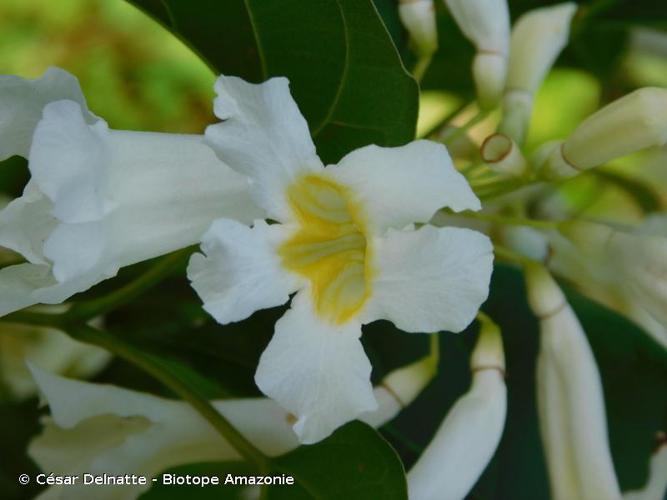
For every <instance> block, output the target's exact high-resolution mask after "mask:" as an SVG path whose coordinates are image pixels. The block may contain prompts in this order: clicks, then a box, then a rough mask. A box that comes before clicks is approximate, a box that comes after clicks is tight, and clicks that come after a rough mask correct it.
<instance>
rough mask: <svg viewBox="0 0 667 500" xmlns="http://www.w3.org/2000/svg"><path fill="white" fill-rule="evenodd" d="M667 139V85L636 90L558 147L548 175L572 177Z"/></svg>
mask: <svg viewBox="0 0 667 500" xmlns="http://www.w3.org/2000/svg"><path fill="white" fill-rule="evenodd" d="M666 142H667V89H662V88H657V87H645V88H642V89H639V90H635V91H634V92H632V93H631V94H628V95H626V96H624V97H621V98H620V99H618V100H616V101H614V102H612V103H611V104H608V105H607V106H605V107H604V108H602V109H601V110H599V111H597V112H596V113H594V114H593V115H591V116H589V117H588V118H587V119H586V120H584V121H583V122H582V123H581V125H579V126H578V127H577V128H576V129H575V131H574V132H573V133H572V134H571V135H570V136H569V137H568V138H567V139H566V140H565V142H564V143H563V145H562V147H560V148H556V149H555V150H554V152H553V154H552V155H551V156H550V157H549V159H548V161H547V163H546V164H545V165H544V167H543V169H542V174H543V176H544V177H546V178H553V177H569V176H572V175H576V174H577V173H578V172H580V171H582V170H586V169H589V168H592V167H596V166H598V165H602V164H603V163H605V162H607V161H609V160H613V159H614V158H619V157H621V156H625V155H627V154H630V153H634V152H635V151H639V150H641V149H645V148H649V147H652V146H661V145H663V144H665V143H666Z"/></svg>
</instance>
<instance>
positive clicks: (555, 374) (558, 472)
mask: <svg viewBox="0 0 667 500" xmlns="http://www.w3.org/2000/svg"><path fill="white" fill-rule="evenodd" d="M526 285H527V289H528V300H529V303H530V306H531V308H532V310H533V312H534V313H535V315H536V316H537V318H538V319H539V323H540V352H539V354H538V360H537V401H538V413H539V418H540V432H541V435H542V442H543V443H544V448H545V453H546V462H547V469H548V471H549V478H550V484H551V492H552V497H553V498H554V499H555V500H570V499H573V498H581V499H586V500H588V499H590V500H594V499H599V498H606V499H610V500H613V499H620V498H621V492H620V488H619V486H618V481H617V479H616V474H615V472H614V467H613V463H612V459H611V452H610V450H609V442H608V439H607V420H606V414H605V406H604V396H603V392H602V383H601V380H600V374H599V372H598V368H597V365H596V363H595V358H594V357H593V353H592V351H591V348H590V346H589V344H588V341H587V339H586V335H585V333H584V331H583V329H582V327H581V324H580V323H579V321H578V319H577V317H576V315H575V314H574V311H572V308H571V307H570V305H569V304H568V302H567V299H566V298H565V296H564V294H563V292H562V291H561V289H560V288H559V286H558V285H557V284H556V282H555V281H554V279H553V278H552V277H551V275H550V274H549V272H548V271H547V270H546V269H545V268H544V267H542V266H540V265H531V266H529V267H528V268H527V269H526Z"/></svg>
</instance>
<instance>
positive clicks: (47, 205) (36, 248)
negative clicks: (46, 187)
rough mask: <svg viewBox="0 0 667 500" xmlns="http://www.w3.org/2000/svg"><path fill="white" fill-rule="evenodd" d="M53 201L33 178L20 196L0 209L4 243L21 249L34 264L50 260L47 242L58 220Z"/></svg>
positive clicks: (4, 245) (0, 241)
mask: <svg viewBox="0 0 667 500" xmlns="http://www.w3.org/2000/svg"><path fill="white" fill-rule="evenodd" d="M52 209H53V204H52V203H51V201H50V200H49V199H48V198H47V197H46V196H44V194H43V193H42V192H41V191H40V190H39V189H38V188H37V186H36V185H35V183H34V182H32V181H30V182H28V184H27V185H26V187H25V190H24V191H23V195H22V196H21V197H20V198H16V199H15V200H13V201H11V202H10V203H9V204H8V205H7V206H6V207H4V208H3V209H2V210H0V246H3V247H5V248H10V249H12V250H14V251H15V252H18V253H20V254H21V255H23V257H25V258H26V259H27V260H28V261H30V262H32V263H33V264H46V263H47V260H46V259H45V258H44V251H43V248H42V247H43V244H44V240H46V239H47V238H48V236H49V234H50V233H51V231H52V230H53V228H54V227H55V225H56V224H57V220H56V219H55V218H54V217H53V215H51V210H52Z"/></svg>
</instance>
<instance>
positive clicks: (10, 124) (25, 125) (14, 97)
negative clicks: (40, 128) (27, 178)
mask: <svg viewBox="0 0 667 500" xmlns="http://www.w3.org/2000/svg"><path fill="white" fill-rule="evenodd" d="M61 99H71V100H73V101H76V102H78V103H79V104H80V105H81V106H82V107H83V108H84V110H85V111H84V114H85V117H86V121H87V122H88V123H94V122H95V121H96V120H97V118H96V117H95V116H94V115H93V114H92V113H90V112H89V111H88V109H87V108H86V101H85V99H84V97H83V93H82V92H81V88H80V87H79V82H78V81H77V79H76V78H75V77H74V76H72V75H71V74H69V73H68V72H67V71H64V70H62V69H59V68H49V69H48V70H46V72H45V73H44V75H42V77H41V78H38V79H36V80H26V79H24V78H20V77H17V76H14V75H1V76H0V161H2V160H5V159H7V158H9V157H10V156H13V155H19V156H23V157H24V158H27V157H28V153H29V151H30V144H31V142H32V135H33V132H34V130H35V126H36V125H37V122H38V121H39V120H40V118H41V117H42V108H43V107H44V106H45V105H46V104H47V103H49V102H52V101H57V100H61Z"/></svg>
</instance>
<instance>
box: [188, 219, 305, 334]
mask: <svg viewBox="0 0 667 500" xmlns="http://www.w3.org/2000/svg"><path fill="white" fill-rule="evenodd" d="M282 237H283V231H282V228H281V227H280V226H278V225H273V226H269V225H267V224H266V223H265V222H264V221H257V222H256V223H255V226H254V227H253V228H249V227H247V226H244V225H243V224H241V223H239V222H236V221H233V220H229V219H220V220H217V221H215V222H214V223H213V225H212V226H211V228H210V229H209V230H208V232H207V233H206V234H205V235H204V237H203V240H202V251H203V252H204V253H203V254H195V255H193V256H192V258H191V260H190V265H189V266H188V277H189V279H190V281H191V282H192V286H193V287H194V289H195V290H196V291H197V293H198V294H199V296H200V297H201V299H202V301H203V302H204V309H206V311H208V312H209V313H210V314H211V315H212V316H213V317H214V318H215V319H216V320H217V321H218V322H220V323H222V324H225V323H230V322H233V321H241V320H242V319H245V318H247V317H248V316H250V315H251V314H252V313H254V312H255V311H257V310H259V309H265V308H267V307H274V306H278V305H281V304H284V303H285V302H287V300H288V299H289V294H290V293H292V292H294V291H295V289H296V287H295V282H294V279H293V278H292V276H290V275H288V274H287V273H286V272H285V271H283V270H282V268H281V264H280V261H279V260H278V257H277V255H276V252H275V245H276V243H277V241H279V240H280V239H281V238H282Z"/></svg>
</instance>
